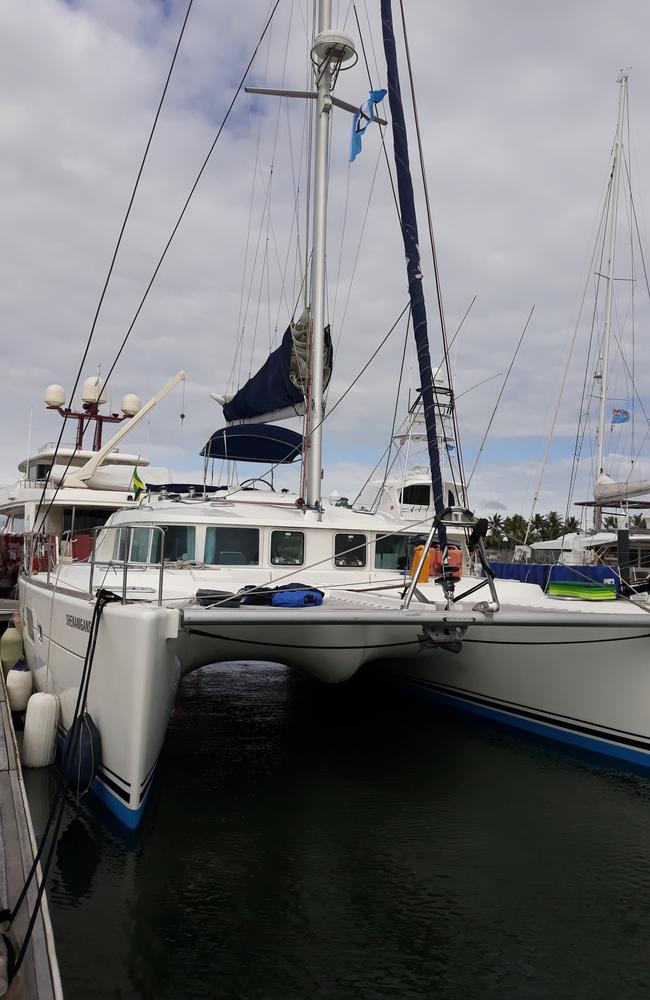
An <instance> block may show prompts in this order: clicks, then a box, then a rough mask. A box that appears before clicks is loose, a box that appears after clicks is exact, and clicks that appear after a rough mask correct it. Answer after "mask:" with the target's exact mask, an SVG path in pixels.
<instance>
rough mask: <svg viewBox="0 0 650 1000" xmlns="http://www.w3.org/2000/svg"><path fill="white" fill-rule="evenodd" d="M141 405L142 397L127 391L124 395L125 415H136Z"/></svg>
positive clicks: (123, 406)
mask: <svg viewBox="0 0 650 1000" xmlns="http://www.w3.org/2000/svg"><path fill="white" fill-rule="evenodd" d="M141 406H142V403H141V402H140V397H139V396H136V395H135V393H133V392H127V394H126V396H122V413H124V414H125V416H127V417H134V416H135V415H136V413H137V412H138V410H139V409H140V407H141Z"/></svg>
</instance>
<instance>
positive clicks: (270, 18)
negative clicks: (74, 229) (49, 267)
mask: <svg viewBox="0 0 650 1000" xmlns="http://www.w3.org/2000/svg"><path fill="white" fill-rule="evenodd" d="M192 2H193V0H192ZM279 4H280V0H275V3H274V4H273V7H272V9H271V12H270V14H269V16H268V18H267V20H266V23H265V25H264V28H263V29H262V33H261V35H260V37H259V39H258V41H257V44H256V45H255V48H254V49H253V53H252V55H251V57H250V59H249V61H248V63H247V65H246V69H245V70H244V72H243V73H242V76H241V79H240V81H239V84H238V85H237V89H236V90H235V93H234V95H233V97H232V100H231V101H230V104H229V105H228V108H227V110H226V113H225V115H224V117H223V118H222V120H221V124H220V125H219V128H218V130H217V134H216V136H215V138H214V140H213V142H212V145H211V146H210V148H209V150H208V153H207V155H206V157H205V159H204V160H203V163H202V164H201V167H200V169H199V172H198V174H197V176H196V179H195V180H194V183H193V184H192V187H191V188H190V192H189V194H188V196H187V198H186V199H185V202H184V204H183V207H182V209H181V211H180V214H179V216H178V219H177V221H176V223H175V224H174V227H173V229H172V231H171V234H170V236H169V238H168V240H167V242H166V244H165V246H164V248H163V251H162V253H161V255H160V257H159V259H158V263H157V264H156V267H155V268H154V271H153V274H152V275H151V278H150V280H149V283H148V284H147V287H146V289H145V291H144V294H143V296H142V298H141V299H140V304H139V305H138V308H137V309H136V311H135V314H134V316H133V319H132V320H131V323H130V324H129V326H128V329H127V331H126V333H125V335H124V338H123V340H122V343H121V345H120V347H119V349H118V351H117V354H116V355H115V358H114V360H113V363H112V365H111V367H110V368H109V371H108V375H107V376H106V379H105V380H104V386H105V387H106V386H107V385H108V382H109V380H110V377H111V375H112V374H113V371H114V370H115V367H116V365H117V363H118V361H119V359H120V357H121V355H122V352H123V351H124V348H125V347H126V344H127V342H128V340H129V337H130V335H131V331H132V330H133V327H134V326H135V324H136V322H137V319H138V317H139V315H140V313H141V311H142V308H143V306H144V304H145V302H146V300H147V297H148V295H149V292H150V291H151V288H152V287H153V284H154V282H155V280H156V277H157V275H158V272H159V271H160V268H161V267H162V264H163V261H164V260H165V257H166V256H167V252H168V250H169V248H170V246H171V244H172V242H173V240H174V237H175V235H176V233H177V232H178V229H179V228H180V224H181V222H182V221H183V218H184V217H185V213H186V212H187V209H188V207H189V204H190V202H191V200H192V197H193V195H194V192H195V191H196V189H197V187H198V185H199V181H200V180H201V177H202V176H203V174H204V172H205V169H206V167H207V165H208V163H209V161H210V158H211V157H212V153H213V152H214V149H215V147H216V145H217V142H218V141H219V139H220V137H221V134H222V132H223V130H224V128H225V126H226V123H227V121H228V119H229V118H230V114H231V112H232V109H233V108H234V106H235V103H236V101H237V98H238V97H239V94H240V92H241V90H242V88H243V86H244V82H245V80H246V77H247V76H248V73H249V70H250V68H251V66H252V65H253V62H254V60H255V57H256V55H257V53H258V51H259V49H260V46H261V44H262V42H263V41H264V38H265V36H266V33H267V31H268V30H269V27H270V25H271V22H272V21H273V17H274V15H275V12H276V10H277V9H278V6H279ZM184 24H185V22H184ZM175 57H176V53H174V58H175ZM170 75H171V70H170ZM165 87H166V85H165ZM165 92H166V91H164V92H163V95H164V93H165ZM161 103H162V102H161ZM156 121H157V117H156ZM148 148H149V146H148V145H147V149H148ZM139 176H140V174H138V177H139ZM130 204H132V201H131V203H130ZM89 347H90V339H89V342H88V345H87V348H86V351H85V352H84V357H83V360H82V364H83V361H85V357H86V354H87V353H88V348H89ZM80 377H81V366H80V368H79V373H78V375H77V382H78V381H79V378H80ZM76 384H77V383H75V386H76ZM88 423H89V421H87V422H86V427H87V426H88ZM62 434H63V428H61V434H60V435H59V441H58V443H57V448H58V447H59V445H60V441H61V436H62ZM76 451H77V449H76V448H75V450H74V452H73V453H72V455H71V456H70V458H69V459H68V464H67V466H66V468H65V472H64V474H63V476H62V477H61V480H60V482H59V483H58V484H57V486H56V489H55V491H54V495H53V496H52V499H51V500H50V502H49V505H48V508H47V510H46V512H45V514H44V515H43V519H42V521H41V524H40V528H37V529H36V528H35V531H36V532H38V531H40V530H42V528H43V525H44V524H45V520H46V518H47V515H48V514H49V512H50V510H51V509H52V505H53V503H54V500H55V499H56V497H57V495H58V492H59V489H60V488H61V485H62V483H63V481H64V479H65V476H66V474H67V472H68V469H69V468H70V464H71V462H72V459H73V458H74V455H75V454H76ZM49 474H50V473H49V471H48V479H49ZM47 482H48V480H47V479H46V481H45V485H44V486H43V493H42V495H41V500H40V501H39V505H38V508H37V513H36V517H35V519H34V521H35V522H36V519H37V517H38V513H39V511H40V509H41V505H42V503H43V498H44V496H45V490H46V487H47Z"/></svg>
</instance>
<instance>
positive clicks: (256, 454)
mask: <svg viewBox="0 0 650 1000" xmlns="http://www.w3.org/2000/svg"><path fill="white" fill-rule="evenodd" d="M301 453H302V434H297V433H296V432H295V431H291V430H289V428H288V427H276V426H274V425H273V424H237V425H236V426H235V427H222V428H221V430H220V431H215V433H214V434H213V435H212V437H211V438H210V440H209V441H208V443H207V444H206V446H205V448H204V449H203V450H202V452H201V454H202V455H203V457H204V458H225V459H230V460H231V461H233V462H265V463H266V462H269V463H271V464H272V465H275V464H276V463H280V464H285V463H289V462H294V461H295V460H296V459H297V458H300V455H301Z"/></svg>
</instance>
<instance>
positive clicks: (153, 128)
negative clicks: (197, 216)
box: [34, 0, 194, 531]
mask: <svg viewBox="0 0 650 1000" xmlns="http://www.w3.org/2000/svg"><path fill="white" fill-rule="evenodd" d="M193 3H194V0H189V2H188V5H187V9H186V11H185V17H184V18H183V23H182V25H181V30H180V32H179V35H178V39H177V41H176V46H175V48H174V53H173V55H172V60H171V63H170V65H169V69H168V71H167V76H166V78H165V83H164V86H163V89H162V93H161V95H160V100H159V101H158V107H157V108H156V113H155V115H154V119H153V123H152V125H151V129H150V131H149V136H148V138H147V142H146V145H145V148H144V153H143V154H142V159H141V160H140V166H139V167H138V172H137V174H136V178H135V182H134V184H133V188H132V189H131V195H130V197H129V201H128V203H127V206H126V211H125V213H124V218H123V219H122V225H121V226H120V231H119V233H118V237H117V240H116V243H115V247H114V249H113V255H112V257H111V261H110V264H109V266H108V271H107V273H106V278H105V279H104V285H103V287H102V290H101V293H100V296H99V301H98V303H97V307H96V309H95V313H94V316H93V319H92V322H91V325H90V332H89V334H88V338H87V340H86V346H85V348H84V351H83V354H82V356H81V361H80V362H79V367H78V369H77V374H76V376H75V380H74V385H73V386H72V392H71V393H70V407H69V408H70V409H72V404H73V400H74V394H75V392H76V391H77V388H78V386H79V380H80V379H81V373H82V371H83V366H84V365H85V363H86V358H87V357H88V352H89V351H90V345H91V344H92V341H93V338H94V336H95V329H96V327H97V322H98V320H99V315H100V313H101V310H102V306H103V304H104V299H105V297H106V293H107V291H108V286H109V284H110V280H111V277H112V276H113V271H114V269H115V263H116V261H117V255H118V253H119V250H120V247H121V245H122V239H123V237H124V232H125V230H126V225H127V222H128V221H129V216H130V215H131V209H132V208H133V203H134V201H135V196H136V193H137V191H138V188H139V186H140V180H141V178H142V173H143V171H144V167H145V164H146V162H147V158H148V156H149V150H150V149H151V143H152V142H153V137H154V134H155V132H156V128H157V126H158V120H159V118H160V113H161V111H162V107H163V104H164V102H165V97H166V95H167V89H168V87H169V82H170V80H171V77H172V73H173V71H174V66H175V65H176V58H177V56H178V52H179V50H180V47H181V42H182V41H183V36H184V34H185V28H186V26H187V22H188V19H189V16H190V11H191V10H192V5H193ZM109 374H110V373H109ZM106 382H108V379H106ZM106 382H105V383H104V384H105V385H106ZM67 420H68V416H67V414H65V415H64V417H63V423H62V424H61V430H60V431H59V436H58V438H57V441H56V445H55V446H54V458H53V460H52V464H51V465H50V467H49V468H48V470H47V474H46V476H45V480H44V483H43V489H42V491H41V496H40V498H39V501H38V504H37V506H36V514H35V515H34V530H35V531H37V530H38V529H37V528H36V522H37V520H38V516H39V514H40V512H41V508H42V506H43V503H44V501H45V493H46V491H47V487H48V484H49V482H50V478H51V473H52V469H53V468H54V464H55V461H56V457H57V455H58V451H59V448H60V447H61V441H62V440H63V434H64V431H65V426H66V423H67ZM87 426H88V424H86V427H87ZM84 430H85V428H84ZM76 450H77V449H76V447H75V452H76ZM73 456H74V452H73V455H72V456H71V457H70V460H69V461H68V465H67V466H66V473H67V471H68V468H69V467H70V462H71V461H72V457H73ZM57 492H58V488H57ZM55 496H56V493H55ZM51 506H52V505H51V503H50V507H51ZM50 507H48V510H47V512H46V514H45V516H44V518H43V521H42V522H41V528H42V527H43V524H44V523H45V518H46V517H47V514H48V513H49V510H50Z"/></svg>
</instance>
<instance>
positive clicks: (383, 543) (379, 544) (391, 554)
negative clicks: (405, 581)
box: [375, 535, 415, 569]
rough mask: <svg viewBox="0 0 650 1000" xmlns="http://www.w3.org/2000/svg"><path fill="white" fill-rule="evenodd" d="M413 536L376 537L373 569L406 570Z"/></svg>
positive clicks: (411, 553)
mask: <svg viewBox="0 0 650 1000" xmlns="http://www.w3.org/2000/svg"><path fill="white" fill-rule="evenodd" d="M413 538H414V536H413V535H377V541H376V543H375V569H406V568H408V566H409V564H410V561H411V557H412V555H413V550H414V548H415V543H414V541H413Z"/></svg>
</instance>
